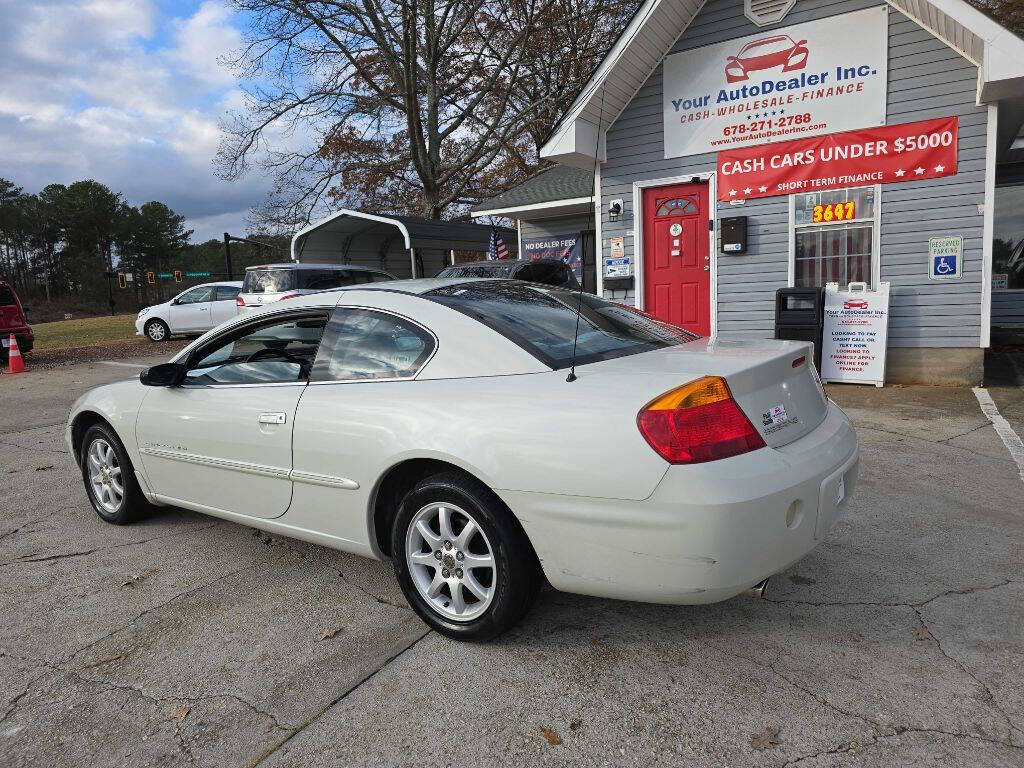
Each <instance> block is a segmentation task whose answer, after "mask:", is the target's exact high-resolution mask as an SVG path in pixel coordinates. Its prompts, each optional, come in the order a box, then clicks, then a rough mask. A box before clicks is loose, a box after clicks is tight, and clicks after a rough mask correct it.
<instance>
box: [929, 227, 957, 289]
mask: <svg viewBox="0 0 1024 768" xmlns="http://www.w3.org/2000/svg"><path fill="white" fill-rule="evenodd" d="M963 261H964V239H963V238H962V237H933V238H930V239H929V240H928V278H929V279H930V280H959V279H960V278H961V277H962V275H963Z"/></svg>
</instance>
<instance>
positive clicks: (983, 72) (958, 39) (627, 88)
mask: <svg viewBox="0 0 1024 768" xmlns="http://www.w3.org/2000/svg"><path fill="white" fill-rule="evenodd" d="M734 1H735V2H737V3H739V4H742V0H734ZM704 2H705V0H645V2H644V3H643V5H641V6H640V9H639V10H638V11H637V13H636V15H635V16H634V17H633V18H632V20H631V21H630V22H629V24H628V25H627V26H626V29H625V30H624V31H623V33H622V35H621V36H620V37H619V39H618V40H617V41H616V42H615V45H613V46H612V48H611V50H610V51H609V52H608V54H607V55H606V56H605V58H604V60H603V61H602V62H601V64H600V65H599V66H598V68H597V69H596V70H595V71H594V74H593V75H592V76H591V78H590V80H589V81H588V82H587V84H586V85H585V86H584V87H583V90H582V91H581V92H580V95H579V96H578V97H577V98H576V101H575V102H573V104H572V106H571V107H570V108H569V110H568V111H567V112H566V113H565V115H563V117H562V119H561V120H560V121H559V123H558V125H556V126H555V130H554V131H553V132H552V134H551V136H550V138H549V139H548V140H547V142H546V143H545V144H544V146H543V147H541V150H540V156H541V157H542V158H544V159H547V160H554V161H555V162H558V163H565V164H567V165H575V166H578V167H584V168H585V167H588V166H589V165H590V164H592V163H593V162H594V158H595V154H596V155H597V159H599V160H601V161H604V160H605V159H606V156H605V148H604V133H605V131H606V129H607V127H608V125H610V124H611V123H612V122H614V120H615V119H616V118H617V117H618V116H619V115H620V114H621V113H622V111H623V110H624V109H625V108H626V106H627V105H628V104H629V102H630V101H631V100H632V98H633V96H634V95H635V94H636V92H637V91H638V90H640V88H641V87H642V86H643V84H644V83H645V82H646V81H647V79H648V78H649V77H650V76H651V73H652V72H654V70H655V69H656V68H657V66H658V64H659V63H660V62H661V60H662V59H663V58H664V57H665V56H666V55H667V54H668V52H669V51H670V50H671V49H672V46H673V45H674V44H675V42H676V40H678V39H679V36H680V35H681V34H682V33H683V32H684V31H685V30H686V28H687V27H688V26H689V25H690V22H692V21H693V19H694V17H696V15H697V13H698V12H699V11H700V9H701V8H702V7H703V5H704ZM887 2H888V3H889V5H891V6H892V7H893V8H896V9H897V10H899V11H900V12H901V13H903V14H905V15H906V16H908V17H909V18H911V19H913V20H914V21H916V22H917V23H918V24H920V25H921V26H922V27H923V28H924V29H926V30H928V31H929V32H931V33H932V34H933V35H935V36H936V37H937V38H939V39H940V40H942V41H943V42H944V43H946V44H947V45H949V46H950V47H951V48H953V49H954V50H956V51H958V52H959V53H961V54H962V55H963V56H964V57H966V58H967V59H968V60H969V61H971V62H973V63H974V64H976V65H977V66H978V94H979V98H980V99H981V101H983V102H994V101H1000V100H1002V99H1007V98H1011V97H1017V96H1020V95H1021V94H1022V93H1024V40H1021V39H1020V38H1019V37H1017V36H1016V35H1014V34H1013V33H1012V32H1010V31H1009V30H1008V29H1006V28H1005V27H1002V26H1000V25H999V24H998V23H996V22H995V21H993V20H992V19H990V18H989V17H988V16H986V15H985V14H983V13H982V12H981V11H979V10H977V9H975V8H973V7H972V6H971V5H969V4H968V3H967V2H965V0H887ZM785 23H786V22H785V20H783V21H781V22H780V23H779V25H780V26H784V25H785ZM598 126H601V130H600V133H601V135H600V136H598ZM595 150H596V152H595Z"/></svg>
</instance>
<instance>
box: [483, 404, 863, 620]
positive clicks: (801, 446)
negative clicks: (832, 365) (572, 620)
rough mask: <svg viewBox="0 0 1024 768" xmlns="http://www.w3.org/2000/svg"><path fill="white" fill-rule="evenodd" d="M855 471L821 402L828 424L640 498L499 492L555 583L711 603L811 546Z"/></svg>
mask: <svg viewBox="0 0 1024 768" xmlns="http://www.w3.org/2000/svg"><path fill="white" fill-rule="evenodd" d="M858 470H859V451H858V447H857V438H856V435H855V433H854V431H853V428H852V427H851V425H850V422H849V420H848V419H847V418H846V415H845V414H844V413H843V412H842V411H841V410H840V409H839V407H838V406H836V405H835V404H830V405H829V410H828V414H827V416H826V418H825V421H823V422H822V423H821V424H820V425H819V426H818V427H817V428H816V429H815V430H813V431H812V432H810V433H809V434H807V435H805V436H804V437H802V438H800V439H799V440H796V441H794V442H793V443H790V444H789V445H786V446H782V447H780V448H764V449H761V450H759V451H754V452H752V453H748V454H744V455H742V456H735V457H733V458H730V459H724V460H722V461H717V462H709V463H707V464H697V465H693V466H672V467H669V469H668V471H667V472H666V473H665V476H664V477H663V478H662V480H661V482H660V483H659V485H658V487H657V488H656V489H655V491H654V493H652V494H651V496H650V497H648V498H647V499H645V500H643V501H622V500H614V499H593V498H584V497H571V496H558V495H554V494H531V493H520V492H507V491H506V492H501V496H502V497H503V498H504V499H505V500H506V501H507V502H508V504H509V506H510V507H511V508H512V509H513V510H515V512H516V514H517V515H518V516H519V519H520V521H521V522H522V524H523V527H524V528H525V530H526V533H527V535H528V536H529V538H530V540H531V542H532V543H533V545H534V548H535V549H536V550H537V553H538V555H539V556H540V559H541V563H542V565H543V568H544V572H545V575H546V576H547V578H548V580H549V581H550V582H551V584H552V585H553V586H554V587H555V588H557V589H561V590H564V591H567V592H577V593H581V594H589V595H597V596H600V597H613V598H621V599H626V600H639V601H645V602H657V603H710V602H715V601H717V600H724V599H727V598H729V597H732V596H734V595H737V594H739V593H740V592H743V591H744V590H746V589H748V588H749V587H751V586H753V585H754V584H757V583H758V582H760V581H762V580H763V579H765V578H767V577H769V576H771V575H773V574H776V573H778V572H779V571H782V570H784V569H785V568H787V567H788V566H789V565H791V564H793V563H794V562H796V561H798V560H800V559H801V558H802V557H803V556H804V555H806V554H807V553H808V552H810V551H811V550H812V549H814V547H815V546H817V544H818V543H819V542H820V541H821V540H822V539H824V538H825V536H827V534H828V532H829V530H830V529H831V528H832V526H833V525H834V524H835V522H836V520H837V519H838V518H839V517H840V516H841V514H842V512H843V511H844V509H845V507H846V506H847V504H848V503H849V499H850V497H851V496H852V495H853V492H854V490H855V488H856V485H857V474H858ZM840 478H842V479H843V482H844V486H845V496H844V499H843V501H842V502H841V503H840V502H837V490H838V486H839V483H840ZM787 520H788V522H787Z"/></svg>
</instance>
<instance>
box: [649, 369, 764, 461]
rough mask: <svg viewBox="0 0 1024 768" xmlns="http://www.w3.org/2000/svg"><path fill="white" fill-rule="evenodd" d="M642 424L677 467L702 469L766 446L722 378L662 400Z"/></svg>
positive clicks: (655, 445) (677, 391) (651, 441)
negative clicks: (687, 465)
mask: <svg viewBox="0 0 1024 768" xmlns="http://www.w3.org/2000/svg"><path fill="white" fill-rule="evenodd" d="M636 423H637V427H639V429H640V433H641V434H642V435H643V436H644V439H645V440H647V442H648V443H649V444H650V446H651V448H653V449H654V450H655V451H657V452H658V454H660V455H661V456H662V458H664V459H665V460H666V461H668V462H670V463H672V464H700V463H702V462H706V461H716V460H718V459H726V458H729V457H730V456H738V455H739V454H741V453H747V452H748V451H753V450H757V449H758V448H764V447H765V442H764V438H762V437H761V435H760V434H759V433H758V431H757V430H756V429H754V425H753V424H751V423H750V419H748V418H747V416H746V414H744V413H743V411H742V409H741V408H740V407H739V405H738V404H737V403H736V401H735V400H733V398H732V393H731V392H730V391H729V385H728V384H726V383H725V379H723V378H721V377H719V376H705V377H704V378H702V379H697V380H696V381H691V382H690V383H689V384H684V385H683V386H681V387H677V388H676V389H673V390H670V391H668V392H666V393H665V394H663V395H660V396H659V397H657V398H655V399H654V400H652V401H651V402H650V403H648V404H647V406H645V407H644V408H643V410H641V411H640V413H638V414H637V417H636Z"/></svg>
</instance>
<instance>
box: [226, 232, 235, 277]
mask: <svg viewBox="0 0 1024 768" xmlns="http://www.w3.org/2000/svg"><path fill="white" fill-rule="evenodd" d="M224 266H226V267H227V271H228V280H233V279H234V277H233V276H232V274H231V235H230V234H228V233H227V232H225V233H224Z"/></svg>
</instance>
